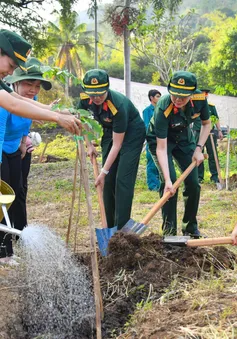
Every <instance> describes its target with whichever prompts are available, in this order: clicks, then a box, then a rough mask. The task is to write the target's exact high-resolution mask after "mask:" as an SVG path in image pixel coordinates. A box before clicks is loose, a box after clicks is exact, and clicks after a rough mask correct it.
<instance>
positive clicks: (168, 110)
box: [164, 102, 174, 118]
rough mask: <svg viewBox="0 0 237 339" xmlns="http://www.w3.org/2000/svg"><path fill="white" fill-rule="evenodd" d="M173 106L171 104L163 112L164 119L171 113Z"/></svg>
mask: <svg viewBox="0 0 237 339" xmlns="http://www.w3.org/2000/svg"><path fill="white" fill-rule="evenodd" d="M173 106H174V104H173V102H171V104H170V105H169V106H168V107H167V108H166V110H165V111H164V115H165V117H166V118H168V116H169V115H170V113H171V112H172V109H173Z"/></svg>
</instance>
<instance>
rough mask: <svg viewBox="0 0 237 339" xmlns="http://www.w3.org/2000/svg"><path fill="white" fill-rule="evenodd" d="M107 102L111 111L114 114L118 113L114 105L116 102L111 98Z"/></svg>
mask: <svg viewBox="0 0 237 339" xmlns="http://www.w3.org/2000/svg"><path fill="white" fill-rule="evenodd" d="M107 104H108V107H109V109H110V111H111V113H112V114H113V115H115V114H117V113H118V110H117V108H116V107H115V106H114V104H113V103H112V102H111V101H110V100H107Z"/></svg>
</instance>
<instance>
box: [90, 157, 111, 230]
mask: <svg viewBox="0 0 237 339" xmlns="http://www.w3.org/2000/svg"><path fill="white" fill-rule="evenodd" d="M92 164H93V170H94V178H95V180H96V179H97V177H98V175H99V169H98V163H97V160H96V156H94V155H93V158H92ZM96 190H97V195H98V201H99V206H100V216H101V223H102V226H103V228H107V227H108V225H107V220H106V215H105V207H104V200H103V192H102V188H101V186H100V185H98V186H96Z"/></svg>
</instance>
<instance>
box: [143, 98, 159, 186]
mask: <svg viewBox="0 0 237 339" xmlns="http://www.w3.org/2000/svg"><path fill="white" fill-rule="evenodd" d="M154 110H155V106H154V105H152V104H150V105H149V106H148V107H146V108H145V109H144V111H143V112H142V115H143V121H144V123H145V126H146V129H147V128H148V126H149V123H150V120H151V118H152V117H153V115H154ZM146 160H147V165H146V181H147V186H148V188H149V190H151V191H158V190H159V187H160V179H159V172H158V169H157V167H156V165H155V163H154V161H153V158H152V156H151V153H150V152H149V149H148V145H147V146H146Z"/></svg>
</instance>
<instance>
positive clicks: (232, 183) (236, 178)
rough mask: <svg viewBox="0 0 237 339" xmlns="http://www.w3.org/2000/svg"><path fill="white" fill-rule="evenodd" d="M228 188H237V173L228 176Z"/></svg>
mask: <svg viewBox="0 0 237 339" xmlns="http://www.w3.org/2000/svg"><path fill="white" fill-rule="evenodd" d="M229 188H230V190H234V189H236V188H237V174H233V175H232V176H231V177H229Z"/></svg>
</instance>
